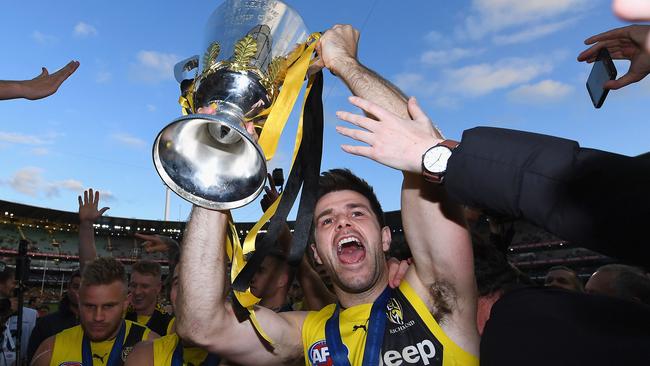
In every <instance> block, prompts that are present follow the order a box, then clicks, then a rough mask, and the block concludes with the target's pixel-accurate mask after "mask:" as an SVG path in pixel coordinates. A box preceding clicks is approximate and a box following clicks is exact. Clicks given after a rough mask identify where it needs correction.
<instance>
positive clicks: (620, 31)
mask: <svg viewBox="0 0 650 366" xmlns="http://www.w3.org/2000/svg"><path fill="white" fill-rule="evenodd" d="M626 28H627V27H621V28H616V29H612V30H608V31H607V32H603V33H599V34H596V35H594V36H591V37H589V38H587V39H585V44H592V43H595V42H599V41H607V40H612V39H617V38H627V29H626Z"/></svg>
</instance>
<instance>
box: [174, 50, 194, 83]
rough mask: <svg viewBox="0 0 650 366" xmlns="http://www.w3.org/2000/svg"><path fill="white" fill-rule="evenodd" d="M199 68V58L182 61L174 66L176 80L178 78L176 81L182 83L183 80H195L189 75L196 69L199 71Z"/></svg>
mask: <svg viewBox="0 0 650 366" xmlns="http://www.w3.org/2000/svg"><path fill="white" fill-rule="evenodd" d="M198 67H199V56H198V55H194V56H192V57H188V58H186V59H185V60H182V61H180V62H178V63H177V64H176V65H174V78H176V81H178V83H182V82H183V80H186V79H194V76H189V75H188V73H189V72H190V71H192V70H194V69H198ZM195 74H196V72H195ZM188 76H189V77H188Z"/></svg>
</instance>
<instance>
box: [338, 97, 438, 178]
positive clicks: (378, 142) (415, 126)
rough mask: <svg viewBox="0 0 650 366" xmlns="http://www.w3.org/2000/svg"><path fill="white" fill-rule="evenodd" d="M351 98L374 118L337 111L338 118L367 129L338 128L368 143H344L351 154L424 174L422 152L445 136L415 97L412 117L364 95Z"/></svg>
mask: <svg viewBox="0 0 650 366" xmlns="http://www.w3.org/2000/svg"><path fill="white" fill-rule="evenodd" d="M349 100H350V103H352V104H353V105H355V106H357V107H359V108H361V109H362V110H364V111H365V112H366V113H368V114H370V115H372V116H374V118H370V117H364V116H361V115H358V114H353V113H349V112H343V111H339V112H337V113H336V115H337V117H338V118H340V119H341V120H344V121H347V122H350V123H352V124H353V125H355V126H358V127H361V128H362V129H363V130H359V129H353V128H348V127H343V126H337V127H336V131H337V132H338V133H340V134H341V135H343V136H347V137H350V138H352V139H354V140H357V141H359V142H363V143H365V144H367V145H368V146H352V145H342V146H341V148H342V149H343V150H344V151H346V152H348V153H350V154H354V155H359V156H364V157H366V158H369V159H372V160H374V161H376V162H378V163H380V164H383V165H386V166H389V167H391V168H395V169H398V170H401V171H403V172H410V173H415V174H420V173H421V172H422V154H424V153H425V151H426V150H427V149H428V148H430V147H431V146H433V145H436V144H437V143H438V142H440V141H442V136H441V134H440V132H439V131H437V129H436V128H435V127H434V126H433V124H432V123H431V120H430V119H429V117H427V115H426V114H424V112H423V111H422V109H420V107H419V106H418V103H417V101H416V100H415V98H410V99H409V101H408V112H409V114H410V116H411V118H412V119H403V118H400V117H399V116H397V115H395V114H393V113H391V112H389V111H387V110H386V109H384V108H382V107H380V106H379V105H377V104H375V103H373V102H371V101H369V100H366V99H363V98H359V97H350V98H349Z"/></svg>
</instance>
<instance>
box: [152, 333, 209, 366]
mask: <svg viewBox="0 0 650 366" xmlns="http://www.w3.org/2000/svg"><path fill="white" fill-rule="evenodd" d="M179 340H180V339H179V338H178V335H176V334H170V335H166V336H164V337H160V338H158V339H155V340H154V341H153V364H154V365H156V366H169V365H171V364H172V357H173V356H174V350H175V349H176V345H177V344H178V342H179ZM207 356H208V351H205V350H203V349H201V348H198V347H183V365H194V366H199V365H201V363H202V362H203V361H204V360H205V358H206V357H207Z"/></svg>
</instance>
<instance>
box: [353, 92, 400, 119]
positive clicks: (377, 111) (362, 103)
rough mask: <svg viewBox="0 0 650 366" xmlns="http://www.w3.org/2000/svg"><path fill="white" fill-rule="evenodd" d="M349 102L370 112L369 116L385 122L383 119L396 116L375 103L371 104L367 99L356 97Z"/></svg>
mask: <svg viewBox="0 0 650 366" xmlns="http://www.w3.org/2000/svg"><path fill="white" fill-rule="evenodd" d="M348 100H349V101H350V103H351V104H352V105H354V106H357V107H359V108H361V109H363V110H364V111H366V112H368V113H369V114H371V115H373V116H375V117H377V119H379V120H383V119H386V118H390V117H394V116H395V115H394V114H392V113H390V112H389V111H387V110H386V109H384V108H382V107H380V106H378V105H377V104H375V103H373V102H371V101H369V100H366V99H363V98H360V97H355V96H352V97H349V98H348Z"/></svg>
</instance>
